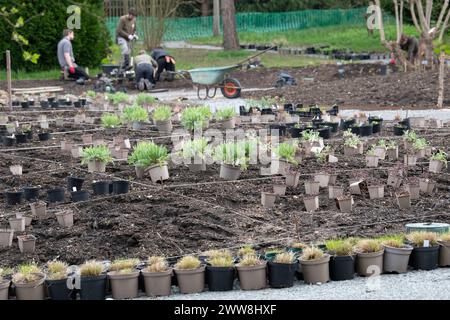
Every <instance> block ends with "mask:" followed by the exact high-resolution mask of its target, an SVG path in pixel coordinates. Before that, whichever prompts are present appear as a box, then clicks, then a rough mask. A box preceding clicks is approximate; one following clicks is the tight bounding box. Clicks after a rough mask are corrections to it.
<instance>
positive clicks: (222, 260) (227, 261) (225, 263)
mask: <svg viewBox="0 0 450 320" xmlns="http://www.w3.org/2000/svg"><path fill="white" fill-rule="evenodd" d="M208 263H209V264H210V265H211V267H220V268H231V267H233V266H234V259H233V257H232V256H231V255H229V256H228V255H224V256H215V257H213V258H212V259H210V260H208Z"/></svg>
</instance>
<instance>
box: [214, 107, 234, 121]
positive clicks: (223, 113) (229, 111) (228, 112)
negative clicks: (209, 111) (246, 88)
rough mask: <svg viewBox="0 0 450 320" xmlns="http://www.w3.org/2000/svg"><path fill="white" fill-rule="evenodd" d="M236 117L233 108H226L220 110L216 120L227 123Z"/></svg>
mask: <svg viewBox="0 0 450 320" xmlns="http://www.w3.org/2000/svg"><path fill="white" fill-rule="evenodd" d="M235 116H236V111H235V110H234V108H233V107H231V108H224V109H221V110H218V111H217V112H216V119H217V121H226V120H230V119H233V118H234V117H235Z"/></svg>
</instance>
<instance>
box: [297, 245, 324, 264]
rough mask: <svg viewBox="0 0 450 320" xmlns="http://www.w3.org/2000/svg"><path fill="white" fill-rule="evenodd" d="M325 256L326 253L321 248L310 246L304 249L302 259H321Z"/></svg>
mask: <svg viewBox="0 0 450 320" xmlns="http://www.w3.org/2000/svg"><path fill="white" fill-rule="evenodd" d="M324 256H325V254H324V253H323V251H322V250H320V249H319V248H315V247H309V248H306V249H305V250H303V253H302V256H301V257H300V260H302V261H312V260H319V259H322V258H323V257H324Z"/></svg>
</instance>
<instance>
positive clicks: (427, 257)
mask: <svg viewBox="0 0 450 320" xmlns="http://www.w3.org/2000/svg"><path fill="white" fill-rule="evenodd" d="M438 263H439V246H433V247H417V248H414V249H413V251H412V253H411V256H410V258H409V265H410V266H411V267H413V268H414V269H415V270H434V269H437V267H438Z"/></svg>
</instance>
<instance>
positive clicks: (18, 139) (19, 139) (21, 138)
mask: <svg viewBox="0 0 450 320" xmlns="http://www.w3.org/2000/svg"><path fill="white" fill-rule="evenodd" d="M16 143H27V136H26V135H25V134H16Z"/></svg>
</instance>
